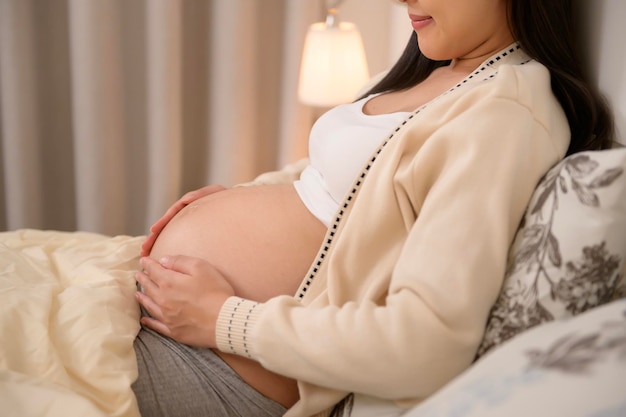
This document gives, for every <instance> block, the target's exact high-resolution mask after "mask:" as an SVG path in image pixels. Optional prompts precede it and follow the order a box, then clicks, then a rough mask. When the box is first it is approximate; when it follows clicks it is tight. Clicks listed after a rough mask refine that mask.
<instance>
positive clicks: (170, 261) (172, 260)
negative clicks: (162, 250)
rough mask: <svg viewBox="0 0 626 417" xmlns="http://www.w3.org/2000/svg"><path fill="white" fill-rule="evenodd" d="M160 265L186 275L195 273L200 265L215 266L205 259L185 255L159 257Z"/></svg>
mask: <svg viewBox="0 0 626 417" xmlns="http://www.w3.org/2000/svg"><path fill="white" fill-rule="evenodd" d="M159 265H160V266H161V267H162V268H166V269H168V270H171V271H175V272H178V273H181V274H185V275H194V273H197V271H198V268H199V267H203V268H213V266H212V265H211V264H210V263H209V262H208V261H206V260H205V259H202V258H196V257H194V256H185V255H174V256H164V257H162V258H160V259H159Z"/></svg>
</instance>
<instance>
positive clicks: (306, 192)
mask: <svg viewBox="0 0 626 417" xmlns="http://www.w3.org/2000/svg"><path fill="white" fill-rule="evenodd" d="M373 97H374V96H373V95H372V96H368V97H365V98H362V99H361V100H359V101H356V102H354V103H349V104H342V105H340V106H337V107H335V108H333V109H331V110H329V111H327V112H326V113H324V114H323V115H322V116H321V117H320V118H319V119H318V120H317V121H316V122H315V124H314V125H313V128H312V129H311V134H310V136H309V161H310V164H309V165H308V166H307V167H306V168H305V169H304V171H302V173H301V174H300V179H299V180H297V181H295V182H294V186H295V188H296V191H297V192H298V195H299V196H300V198H301V199H302V202H303V203H304V205H305V206H306V207H307V208H308V209H309V210H310V211H311V213H313V215H314V216H315V217H317V218H318V219H319V220H320V221H321V222H322V223H324V224H325V225H326V226H327V227H328V226H330V223H331V221H332V219H333V216H334V215H335V211H336V210H337V208H338V206H339V204H340V203H341V201H342V200H343V198H344V196H345V195H346V193H347V192H348V189H349V187H350V186H351V185H352V183H353V181H354V179H355V178H356V176H357V175H358V174H359V172H360V170H361V169H362V168H363V166H364V165H365V161H366V160H367V159H368V158H369V157H370V156H371V155H372V153H373V152H374V151H375V150H376V148H377V147H378V146H379V145H380V144H381V143H382V141H383V140H384V139H386V137H387V135H389V133H390V132H391V130H392V129H393V128H395V127H396V126H397V125H399V124H400V123H401V122H402V121H403V120H404V119H405V118H406V117H407V116H408V114H409V113H407V112H397V113H389V114H381V115H367V114H365V113H363V106H364V105H365V103H366V102H367V101H368V100H369V99H371V98H373Z"/></svg>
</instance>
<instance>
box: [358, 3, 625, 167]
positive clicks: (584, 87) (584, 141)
mask: <svg viewBox="0 0 626 417" xmlns="http://www.w3.org/2000/svg"><path fill="white" fill-rule="evenodd" d="M507 7H508V16H509V27H510V29H511V32H512V33H513V37H514V38H515V40H516V41H517V42H518V43H519V44H520V46H521V47H522V49H523V50H524V51H525V52H526V53H527V54H528V55H529V56H530V57H531V58H533V59H535V60H536V61H538V62H540V63H542V64H543V65H545V66H546V67H547V68H548V70H549V71H550V74H551V83H552V91H553V92H554V95H555V96H556V98H557V99H558V101H559V103H560V104H561V106H562V107H563V110H564V111H565V114H566V116H567V120H568V122H569V125H570V131H571V140H570V145H569V149H568V151H567V154H568V155H569V154H572V153H575V152H579V151H584V150H595V149H606V148H610V147H611V146H612V145H613V143H614V142H613V134H614V125H613V116H612V114H611V112H610V110H609V107H608V105H607V103H606V101H605V100H604V98H603V97H602V96H601V95H600V94H599V92H598V90H597V89H596V88H595V87H594V86H592V85H591V84H590V83H589V82H588V81H587V78H586V76H585V74H584V71H583V67H582V64H581V60H580V57H579V54H578V51H577V49H576V46H575V44H576V40H577V38H576V34H575V33H574V30H573V27H574V16H575V15H574V10H573V5H572V1H571V0H549V1H545V0H509V1H508V2H507ZM449 63H450V61H433V60H431V59H429V58H427V57H426V56H425V55H423V54H422V52H421V51H420V49H419V45H418V43H417V35H416V33H415V32H413V33H412V34H411V38H410V39H409V42H408V43H407V45H406V48H405V49H404V52H403V53H402V55H401V56H400V58H399V59H398V61H397V62H396V64H395V65H394V66H393V67H392V68H391V69H390V70H389V72H388V73H387V75H386V76H385V77H384V78H383V79H382V80H381V81H380V82H379V83H378V84H376V85H375V86H374V87H372V89H371V90H370V91H368V92H367V93H366V94H365V95H368V94H373V93H382V92H385V91H398V90H404V89H406V88H409V87H412V86H414V85H416V84H418V83H420V82H421V81H423V80H424V79H426V77H428V75H430V73H431V72H433V71H434V70H435V69H436V68H439V67H442V66H445V65H448V64H449Z"/></svg>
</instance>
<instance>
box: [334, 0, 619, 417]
mask: <svg viewBox="0 0 626 417" xmlns="http://www.w3.org/2000/svg"><path fill="white" fill-rule="evenodd" d="M507 3H508V6H507V7H508V16H509V27H510V28H511V32H512V33H513V37H514V38H515V40H516V41H517V42H519V44H520V46H521V48H522V49H523V50H524V51H525V52H526V53H527V54H528V55H529V56H530V57H531V58H533V59H535V60H536V61H538V62H540V63H541V64H543V65H545V66H546V68H548V70H549V71H550V74H551V84H552V91H553V92H554V95H555V96H556V98H557V99H558V101H559V103H560V104H561V106H562V107H563V110H564V111H565V114H566V115H567V120H568V122H569V125H570V130H571V140H570V145H569V149H568V150H567V154H568V155H569V154H572V153H575V152H580V151H584V150H599V149H608V148H610V147H612V145H613V144H614V142H613V134H614V125H613V116H612V114H611V112H610V110H609V107H608V105H607V104H606V101H605V100H604V99H603V98H602V96H601V95H600V94H599V93H598V91H597V89H596V88H594V87H593V86H592V85H591V84H590V83H589V82H588V81H587V79H586V76H585V74H584V71H583V68H582V65H581V60H580V57H579V54H578V51H577V49H576V47H575V43H576V40H577V39H576V36H575V33H574V30H573V26H574V16H575V15H574V10H573V5H572V0H508V2H507ZM449 63H450V61H433V60H431V59H429V58H427V57H426V56H425V55H423V54H422V53H421V51H420V49H419V46H418V43H417V35H416V34H415V32H413V33H412V35H411V38H410V39H409V42H408V43H407V45H406V48H405V49H404V52H403V53H402V55H401V56H400V58H399V59H398V61H397V62H396V64H395V65H394V66H393V67H392V68H391V69H390V70H389V72H388V73H387V74H386V76H385V77H384V78H383V79H382V80H380V81H379V82H378V83H377V84H376V85H375V86H374V87H372V88H371V89H370V90H369V91H368V92H367V93H366V94H365V95H364V96H367V95H369V94H374V93H382V92H386V91H398V90H404V89H407V88H409V87H412V86H414V85H416V84H418V83H420V82H421V81H423V80H425V79H426V77H428V75H430V73H431V72H433V71H434V70H435V69H436V68H439V67H442V66H445V65H448V64H449ZM353 402H354V395H353V394H349V395H348V396H347V397H345V398H344V399H343V400H342V401H340V402H339V403H337V404H336V405H335V406H334V407H333V409H332V411H331V413H330V416H331V417H340V416H343V415H346V414H348V415H349V414H350V411H351V409H352V404H353Z"/></svg>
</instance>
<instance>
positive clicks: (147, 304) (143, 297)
mask: <svg viewBox="0 0 626 417" xmlns="http://www.w3.org/2000/svg"><path fill="white" fill-rule="evenodd" d="M135 299H136V300H137V302H139V304H141V305H142V306H143V308H145V309H146V310H147V311H148V313H150V316H152V317H154V318H155V319H156V320H162V319H163V310H161V307H159V305H158V304H157V303H155V302H154V300H153V299H152V298H150V296H149V295H147V294H144V293H142V292H139V291H137V292H136V293H135Z"/></svg>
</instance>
